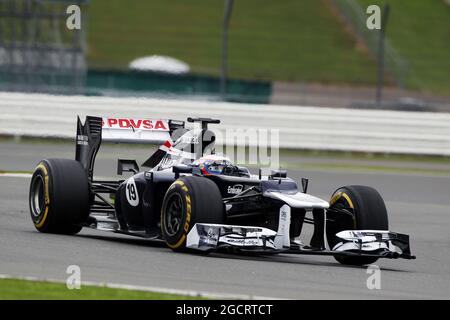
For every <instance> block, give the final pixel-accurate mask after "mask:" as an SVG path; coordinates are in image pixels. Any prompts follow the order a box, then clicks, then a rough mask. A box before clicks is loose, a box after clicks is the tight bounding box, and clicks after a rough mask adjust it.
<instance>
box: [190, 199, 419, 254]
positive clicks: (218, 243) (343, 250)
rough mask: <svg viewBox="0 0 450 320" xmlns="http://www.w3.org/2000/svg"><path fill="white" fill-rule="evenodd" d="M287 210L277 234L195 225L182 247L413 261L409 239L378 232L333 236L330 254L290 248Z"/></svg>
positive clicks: (399, 235) (212, 225) (281, 215)
mask: <svg viewBox="0 0 450 320" xmlns="http://www.w3.org/2000/svg"><path fill="white" fill-rule="evenodd" d="M289 225H290V208H289V206H287V205H284V206H283V207H282V208H281V209H280V217H279V226H278V230H277V231H274V230H271V229H267V228H262V227H252V226H237V225H224V224H206V223H197V224H195V225H194V227H193V228H192V229H191V231H190V232H189V233H188V236H187V240H186V247H188V248H191V249H195V250H200V251H214V250H217V249H221V248H229V249H236V250H237V251H248V252H257V253H292V254H315V255H335V256H336V255H341V256H365V257H378V258H391V259H395V258H404V259H415V256H413V255H411V251H410V244H409V236H408V235H405V234H401V233H395V232H390V231H381V230H346V231H341V232H339V233H337V234H336V236H337V237H338V238H339V239H340V240H341V241H340V242H339V243H337V244H336V245H335V246H334V248H331V250H325V249H314V248H310V247H306V246H300V245H298V244H295V245H293V243H292V242H291V239H290V237H289Z"/></svg>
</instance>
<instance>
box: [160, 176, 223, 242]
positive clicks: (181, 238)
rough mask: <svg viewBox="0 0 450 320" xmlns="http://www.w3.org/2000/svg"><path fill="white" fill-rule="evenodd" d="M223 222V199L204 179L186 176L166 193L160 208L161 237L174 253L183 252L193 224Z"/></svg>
mask: <svg viewBox="0 0 450 320" xmlns="http://www.w3.org/2000/svg"><path fill="white" fill-rule="evenodd" d="M224 222H225V211H224V207H223V203H222V196H221V194H220V191H219V188H218V187H217V185H216V184H215V183H214V182H213V181H211V180H209V179H207V178H204V177H198V176H186V177H181V178H179V179H178V180H176V181H175V182H174V183H172V185H171V186H170V187H169V189H168V190H167V192H166V195H165V196H164V200H163V204H162V208H161V233H162V236H163V238H164V240H165V241H166V243H167V245H168V246H169V247H170V248H171V249H172V250H174V251H184V250H186V239H187V235H188V233H189V231H190V230H191V228H192V227H193V226H194V225H195V224H196V223H218V224H222V223H224Z"/></svg>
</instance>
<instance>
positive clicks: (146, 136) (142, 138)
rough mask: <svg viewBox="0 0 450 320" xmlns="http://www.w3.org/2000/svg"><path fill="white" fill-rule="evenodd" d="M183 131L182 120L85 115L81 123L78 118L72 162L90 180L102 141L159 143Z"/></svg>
mask: <svg viewBox="0 0 450 320" xmlns="http://www.w3.org/2000/svg"><path fill="white" fill-rule="evenodd" d="M182 128H184V121H178V120H164V119H150V118H139V119H137V118H112V117H93V116H87V117H86V120H85V122H84V124H83V123H82V122H81V120H80V117H78V118H77V136H76V150H75V160H77V161H78V162H80V163H81V165H82V166H83V168H84V169H85V170H86V173H87V175H88V177H89V179H90V180H91V181H92V177H93V171H94V162H95V157H96V155H97V152H98V150H99V149H100V145H101V143H102V141H109V142H116V143H148V144H162V143H164V142H165V141H167V140H170V139H171V134H172V133H173V132H174V131H175V130H177V129H182Z"/></svg>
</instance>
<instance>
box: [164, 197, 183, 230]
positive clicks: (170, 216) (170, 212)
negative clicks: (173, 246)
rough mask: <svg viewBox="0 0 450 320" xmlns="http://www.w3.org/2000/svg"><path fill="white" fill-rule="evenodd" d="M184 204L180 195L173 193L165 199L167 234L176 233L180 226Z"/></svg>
mask: <svg viewBox="0 0 450 320" xmlns="http://www.w3.org/2000/svg"><path fill="white" fill-rule="evenodd" d="M183 212H184V204H183V199H182V198H181V195H179V194H177V193H173V194H172V195H171V196H170V197H169V199H168V200H167V205H166V214H165V221H164V222H165V223H164V225H165V229H166V230H165V231H166V233H167V235H168V236H170V237H172V236H174V235H176V234H177V233H178V232H179V231H180V228H181V226H182V220H183Z"/></svg>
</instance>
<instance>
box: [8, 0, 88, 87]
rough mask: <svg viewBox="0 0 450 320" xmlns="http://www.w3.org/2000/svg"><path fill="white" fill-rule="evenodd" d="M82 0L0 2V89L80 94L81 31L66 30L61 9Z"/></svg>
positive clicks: (82, 70)
mask: <svg viewBox="0 0 450 320" xmlns="http://www.w3.org/2000/svg"><path fill="white" fill-rule="evenodd" d="M84 3H85V1H84V0H70V1H69V0H65V1H64V0H46V1H36V0H0V88H2V89H3V90H10V91H32V92H53V93H82V92H83V90H84V80H85V76H86V71H87V63H86V55H85V54H86V47H87V45H86V36H85V33H84V32H85V30H86V28H83V26H82V27H81V29H80V30H69V29H68V28H67V26H66V20H67V17H68V16H67V14H66V9H67V7H68V6H69V5H71V4H76V5H78V6H82V5H83V4H84Z"/></svg>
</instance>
